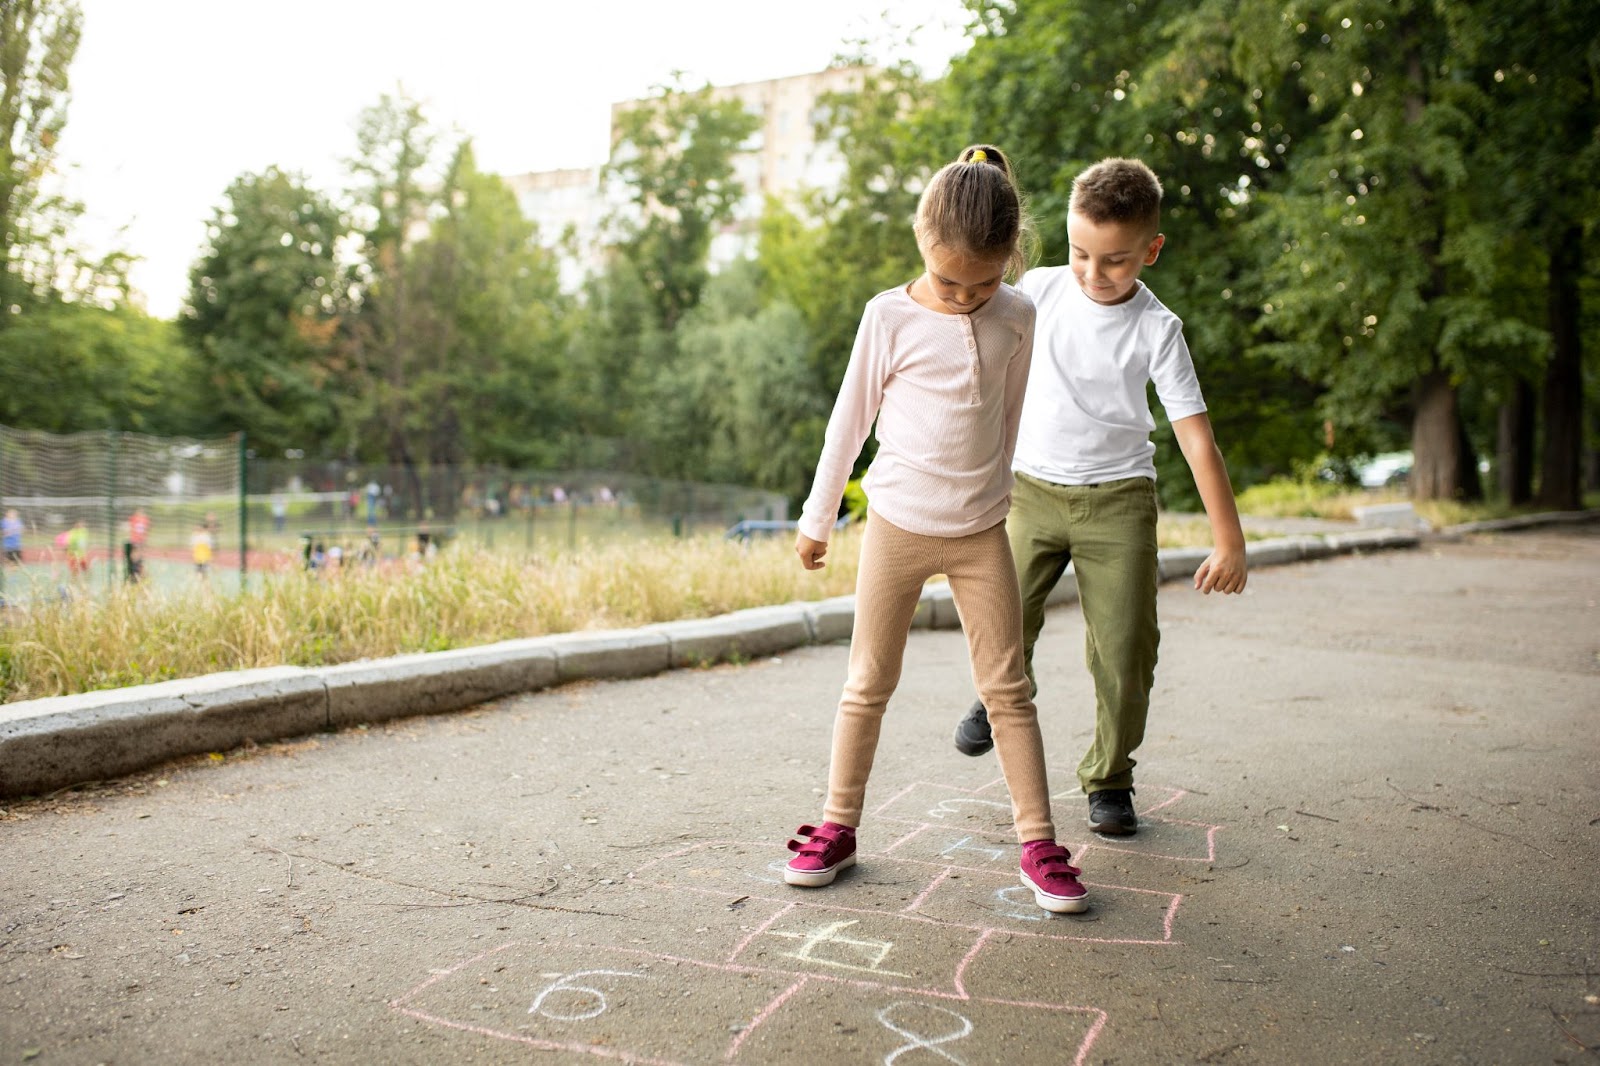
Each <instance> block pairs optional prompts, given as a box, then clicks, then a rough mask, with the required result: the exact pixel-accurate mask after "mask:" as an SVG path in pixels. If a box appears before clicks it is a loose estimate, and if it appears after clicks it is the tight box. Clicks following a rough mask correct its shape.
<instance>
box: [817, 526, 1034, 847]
mask: <svg viewBox="0 0 1600 1066" xmlns="http://www.w3.org/2000/svg"><path fill="white" fill-rule="evenodd" d="M934 574H944V575H946V576H947V577H948V579H949V581H950V590H951V592H952V593H953V594H954V597H955V603H956V610H957V611H958V612H959V613H960V615H961V625H962V628H963V629H964V630H965V631H966V634H967V647H968V650H969V653H970V655H971V658H972V680H973V683H974V684H975V685H976V687H977V690H978V696H979V697H980V698H981V699H982V700H983V705H984V706H985V707H987V708H988V709H989V722H990V725H991V726H992V727H993V729H994V744H995V753H996V754H997V755H998V756H999V757H1000V772H1001V773H1003V774H1004V775H1005V779H1006V787H1007V788H1008V789H1010V791H1011V814H1012V820H1013V821H1014V822H1015V824H1016V830H1017V839H1018V841H1020V842H1022V843H1027V842H1028V841H1030V840H1054V839H1055V834H1056V831H1055V825H1054V823H1053V822H1052V821H1051V819H1050V787H1049V785H1048V784H1047V783H1046V780H1045V769H1044V742H1043V740H1042V739H1041V738H1040V735H1039V722H1038V719H1037V716H1036V714H1035V711H1034V706H1033V700H1032V699H1031V698H1030V697H1029V693H1028V688H1029V685H1028V677H1027V674H1026V673H1025V672H1024V671H1023V665H1022V601H1021V596H1020V594H1019V592H1018V586H1017V575H1016V568H1015V567H1014V566H1013V565H1012V561H1011V546H1010V544H1009V543H1008V542H1007V540H1006V526H1005V523H1004V522H1001V523H999V524H997V525H994V526H991V527H990V528H988V529H986V530H984V531H983V532H981V533H973V534H971V535H969V536H965V537H924V536H921V535H919V534H916V533H908V532H907V531H905V530H903V529H900V528H898V527H896V526H894V525H892V524H891V523H889V522H886V521H884V520H883V519H882V518H881V517H879V516H878V515H877V514H876V513H869V514H868V519H867V532H866V535H865V536H864V537H863V538H862V542H861V566H860V572H859V573H858V575H857V577H856V618H855V630H854V632H853V633H852V635H851V637H850V674H849V677H848V678H846V680H845V684H844V693H843V695H841V696H840V698H839V714H838V717H837V718H835V719H834V724H833V764H832V766H831V767H830V769H829V772H828V802H827V805H826V806H825V807H824V809H823V817H825V818H826V819H827V820H828V821H831V822H838V823H840V824H841V825H850V826H859V825H860V824H861V808H862V806H863V804H864V803H865V800H866V792H867V777H868V775H870V774H871V772H872V759H873V756H874V755H875V754H876V753H877V750H878V734H879V730H880V728H881V726H882V724H883V712H884V710H885V709H886V708H887V706H888V704H889V697H890V696H891V695H893V694H894V690H895V686H896V685H898V684H899V682H900V667H901V663H902V661H903V660H904V658H905V650H906V637H907V635H908V634H909V633H910V630H911V617H912V615H913V614H915V613H916V610H917V601H918V600H919V599H920V598H921V596H922V585H923V582H925V581H927V579H928V578H930V577H932V576H933V575H934Z"/></svg>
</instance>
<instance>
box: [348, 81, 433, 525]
mask: <svg viewBox="0 0 1600 1066" xmlns="http://www.w3.org/2000/svg"><path fill="white" fill-rule="evenodd" d="M438 152H439V147H438V134H437V133H436V132H435V131H434V130H433V129H432V127H431V126H430V125H429V124H428V121H427V118H426V117H425V116H424V115H423V112H422V107H421V105H420V104H418V103H417V102H416V101H414V100H410V99H407V98H405V97H403V96H389V95H387V94H385V95H384V96H382V97H381V98H380V99H379V101H378V103H377V104H375V105H374V106H372V107H369V108H367V109H366V110H364V111H363V112H362V113H361V115H360V117H359V119H358V120H357V123H356V154H355V156H354V157H353V158H352V159H351V160H350V163H349V168H350V173H351V176H352V178H353V180H354V188H353V189H352V198H353V199H354V201H355V208H354V215H353V217H354V221H355V224H356V227H357V229H358V231H359V233H360V237H361V250H360V262H359V263H358V264H357V266H356V268H355V272H354V285H353V295H354V300H355V314H354V315H353V316H352V317H351V320H350V323H349V328H348V330H347V331H346V333H345V335H344V337H345V340H346V343H347V347H346V350H347V351H348V353H349V361H350V373H351V375H352V377H353V380H354V382H355V384H356V388H355V389H354V390H352V393H351V395H350V398H349V401H348V403H347V406H346V409H345V412H344V417H345V418H346V419H347V421H348V423H349V424H350V425H351V426H352V427H353V429H354V432H355V434H356V436H355V440H354V442H353V444H352V446H351V448H350V452H351V453H352V454H355V455H358V456H362V457H366V458H369V459H376V458H382V459H385V460H387V461H388V462H389V463H391V464H393V465H396V466H401V467H405V468H407V469H408V470H410V471H411V472H412V473H411V477H410V480H411V482H412V488H413V489H417V488H418V486H419V485H420V481H419V479H418V477H417V475H416V473H415V471H416V464H417V463H418V462H421V461H428V460H431V459H434V458H435V457H434V456H432V455H429V454H428V447H429V444H430V440H429V435H428V434H427V432H426V430H427V427H428V424H429V417H430V413H429V411H428V410H427V408H426V406H425V405H423V404H422V403H420V402H419V400H420V396H419V395H418V393H417V391H416V389H415V388H414V386H415V385H416V382H417V380H418V377H419V375H421V374H422V373H423V372H424V369H425V367H426V365H427V364H428V363H429V362H430V361H431V360H433V359H435V358H436V353H435V352H434V351H433V350H432V345H433V343H434V341H435V339H436V338H437V335H438V330H439V326H438V322H437V321H436V317H435V315H434V312H433V309H432V308H431V307H430V305H429V304H428V302H427V294H426V293H425V292H422V291H419V289H418V287H417V284H416V281H417V275H416V270H415V264H414V263H413V253H414V250H415V246H416V244H417V242H418V241H419V240H420V239H421V238H422V236H423V235H424V234H425V232H426V229H427V225H428V220H429V218H430V216H431V215H432V213H433V212H434V210H435V208H436V207H437V205H438V202H439V192H438V191H439V188H440V185H439V182H440V176H439V167H438V160H437V156H438ZM437 458H438V459H439V461H441V462H451V461H454V460H456V459H457V458H458V456H457V455H455V454H453V453H451V454H445V455H441V456H438V457H437ZM418 498H420V497H418Z"/></svg>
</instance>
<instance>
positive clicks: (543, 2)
mask: <svg viewBox="0 0 1600 1066" xmlns="http://www.w3.org/2000/svg"><path fill="white" fill-rule="evenodd" d="M79 7H80V9H81V10H82V12H83V20H84V24H83V39H82V43H81V45H80V46H79V49H78V54H77V57H76V59H75V60H74V61H73V64H72V67H71V69H70V79H71V92H72V101H71V106H70V109H69V111H68V116H67V125H66V128H65V130H64V132H63V134H62V138H61V142H60V155H59V161H60V163H61V164H62V166H63V178H62V180H63V182H64V185H65V189H66V192H67V193H68V194H69V195H71V196H73V197H75V198H77V199H78V200H81V201H82V202H83V203H84V205H85V207H86V215H85V218H84V223H83V226H82V228H81V231H80V234H79V242H80V243H81V244H83V245H85V246H86V247H87V248H89V249H91V250H95V251H99V252H104V251H108V250H110V249H112V248H114V247H121V248H125V249H126V250H128V251H130V252H132V253H133V254H134V255H136V256H139V257H140V261H139V262H137V263H136V264H135V266H134V268H133V271H132V274H131V278H132V282H133V285H134V288H135V289H136V290H137V291H138V292H139V293H140V294H141V295H142V296H143V299H144V302H145V306H146V308H147V309H148V310H149V312H150V313H151V314H154V315H158V316H160V317H163V318H167V317H171V316H172V315H174V314H176V313H177V311H178V308H179V306H180V304H181V303H182V301H183V298H184V295H185V292H186V290H187V286H188V271H189V267H190V266H191V264H192V263H193V262H194V260H195V259H196V258H197V257H198V254H199V252H200V250H201V247H202V245H203V242H204V238H205V227H206V224H207V222H208V221H209V220H210V218H211V217H212V215H213V213H214V211H215V209H216V208H217V207H218V206H219V205H220V203H221V202H222V198H223V193H224V192H225V190H226V189H227V187H228V185H229V184H230V183H232V181H233V180H234V179H235V178H237V177H238V176H240V175H241V174H245V173H256V172H260V171H262V170H264V169H266V168H267V167H269V166H278V167H281V168H282V169H284V170H288V171H292V172H298V173H300V174H302V175H303V176H304V177H305V178H306V179H307V180H308V181H309V182H310V184H311V185H312V186H313V187H315V188H317V189H319V190H321V191H324V192H327V193H330V194H332V193H337V192H338V191H340V190H341V189H343V188H344V186H345V184H346V178H345V170H344V161H345V160H346V159H348V158H349V157H350V156H351V155H352V154H354V151H355V125H356V118H357V116H358V115H359V114H360V112H361V111H362V110H363V109H364V108H367V107H370V106H372V105H374V104H376V103H377V102H378V100H379V98H380V97H381V96H382V95H383V94H385V93H388V94H391V95H393V94H397V93H400V92H403V93H404V94H405V95H406V96H408V97H410V98H411V99H414V100H416V101H418V102H419V103H421V104H422V105H423V109H424V114H425V115H426V116H427V117H428V119H429V120H430V121H431V122H432V123H433V125H434V126H436V127H437V128H440V129H443V130H453V131H456V132H459V133H461V134H466V135H470V136H471V138H472V140H473V146H474V148H475V150H476V153H477V159H478V165H479V166H480V167H481V168H483V169H484V170H488V171H492V172H495V173H501V174H517V173H525V172H527V171H533V170H553V169H557V168H562V167H587V166H595V165H597V164H599V163H602V162H604V161H605V155H606V148H607V138H608V132H609V125H610V116H611V105H612V104H613V103H615V102H618V101H621V100H630V99H636V98H639V97H642V96H647V95H649V94H650V93H651V91H652V90H653V89H654V88H655V87H656V86H658V85H662V84H666V83H667V82H669V81H670V80H671V79H672V76H673V74H674V72H678V71H681V72H683V73H684V74H685V75H686V76H687V84H689V85H691V86H699V85H702V84H704V83H705V82H707V81H709V82H711V83H712V84H715V85H732V84H737V83H740V82H747V81H762V80H766V79H769V78H780V77H786V76H790V75H794V74H805V73H810V72H812V71H817V70H822V69H824V68H825V67H827V66H828V65H829V63H830V62H831V61H832V59H833V58H834V57H835V56H836V55H838V54H839V53H841V52H853V51H854V50H855V49H854V47H853V44H852V42H855V41H858V40H866V41H868V42H869V45H868V47H869V54H870V55H871V56H872V57H873V58H874V59H877V60H879V61H894V60H898V59H902V58H906V59H910V60H912V61H913V62H915V63H916V64H918V66H920V67H921V68H922V69H923V70H924V71H925V72H927V73H929V74H934V75H936V74H938V73H940V72H941V71H942V70H943V69H944V66H945V64H946V63H947V62H948V60H949V58H950V57H951V56H953V55H955V54H957V53H959V52H961V51H963V50H964V49H965V47H966V41H965V38H964V36H963V32H962V28H963V27H964V25H965V22H966V19H965V17H964V11H963V9H962V6H961V0H921V2H919V3H913V2H909V0H809V2H807V3H805V4H803V5H802V4H783V5H779V4H776V3H772V2H770V0H675V2H663V0H594V2H590V3H572V2H565V3H556V2H552V0H455V2H454V3H450V4H441V3H439V2H438V0H427V2H421V0H276V2H274V3H272V4H263V3H242V2H239V0H140V2H138V3H130V2H129V0H79ZM918 27H921V29H920V30H918V29H917V28H918ZM912 31H916V32H914V33H913V32H912ZM908 33H910V34H911V36H910V37H909V43H908V37H907V34H908Z"/></svg>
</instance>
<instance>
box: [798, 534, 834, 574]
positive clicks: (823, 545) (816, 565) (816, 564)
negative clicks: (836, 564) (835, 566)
mask: <svg viewBox="0 0 1600 1066" xmlns="http://www.w3.org/2000/svg"><path fill="white" fill-rule="evenodd" d="M794 551H795V554H796V555H798V556H800V565H801V566H803V567H805V568H806V569H807V570H821V569H822V568H823V567H824V566H826V565H828V564H827V563H824V562H823V561H822V557H823V556H824V555H827V554H828V542H827V541H825V540H812V539H811V538H810V537H808V536H806V535H805V534H804V533H801V534H800V535H799V536H797V537H795V538H794Z"/></svg>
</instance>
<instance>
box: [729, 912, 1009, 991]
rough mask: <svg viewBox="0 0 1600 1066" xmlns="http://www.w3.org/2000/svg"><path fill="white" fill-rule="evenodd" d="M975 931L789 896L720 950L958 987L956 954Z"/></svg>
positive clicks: (819, 971) (798, 966) (799, 969)
mask: <svg viewBox="0 0 1600 1066" xmlns="http://www.w3.org/2000/svg"><path fill="white" fill-rule="evenodd" d="M982 936H983V931H982V930H979V929H972V928H960V927H952V926H949V925H943V924H941V923H938V922H932V921H928V920H927V919H924V918H919V917H915V916H908V915H903V914H882V913H878V912H874V911H864V910H854V909H849V908H843V907H823V906H810V905H805V904H796V905H794V906H792V907H790V908H788V909H787V910H785V911H783V912H782V913H780V914H779V915H778V916H777V917H775V918H774V919H773V920H772V921H771V922H769V923H767V924H766V925H765V926H764V927H762V928H760V929H758V930H756V931H755V932H754V933H753V934H751V936H750V937H749V939H748V940H747V941H746V942H745V943H744V944H742V945H740V947H739V948H738V949H736V950H735V951H734V953H733V954H732V955H731V956H730V957H729V958H728V960H727V961H728V962H729V963H736V964H738V965H741V966H756V967H760V968H761V969H763V970H784V971H788V972H790V973H794V974H810V975H813V976H817V977H822V978H827V979H833V980H841V981H848V982H851V983H853V984H857V985H862V984H867V983H871V984H877V985H883V986H888V987H893V988H900V989H906V990H911V991H921V992H935V993H940V992H942V993H950V994H954V993H956V992H958V991H959V988H958V985H957V981H958V975H959V973H960V969H961V964H962V961H963V960H964V959H965V958H967V957H968V956H969V955H970V954H971V953H972V952H973V951H974V950H975V949H976V948H977V945H978V943H979V940H980V938H981V937H982Z"/></svg>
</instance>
